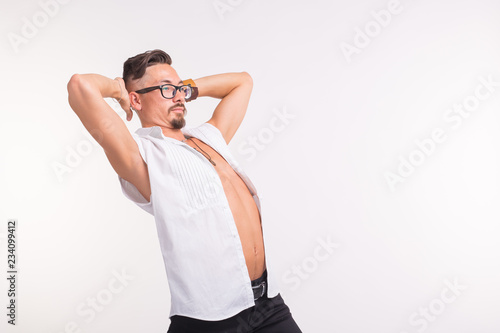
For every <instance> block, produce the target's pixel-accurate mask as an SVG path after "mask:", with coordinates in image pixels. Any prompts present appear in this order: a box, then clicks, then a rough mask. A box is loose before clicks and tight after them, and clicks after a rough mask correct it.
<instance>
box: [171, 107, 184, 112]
mask: <svg viewBox="0 0 500 333" xmlns="http://www.w3.org/2000/svg"><path fill="white" fill-rule="evenodd" d="M172 112H182V113H184V109H183V108H175V109H172Z"/></svg>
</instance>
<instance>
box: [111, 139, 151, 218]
mask: <svg viewBox="0 0 500 333" xmlns="http://www.w3.org/2000/svg"><path fill="white" fill-rule="evenodd" d="M132 137H133V138H134V140H135V142H136V143H137V146H138V147H139V152H140V153H141V157H142V159H143V160H144V162H145V163H146V164H147V163H148V162H147V159H146V157H145V153H144V147H143V146H142V142H141V139H140V138H139V137H138V136H137V135H136V134H132ZM118 180H119V181H120V186H121V188H122V192H123V194H124V195H125V197H126V198H127V199H129V200H131V201H132V202H133V203H135V204H136V205H137V206H139V207H140V208H142V209H143V210H145V211H146V212H148V213H149V214H151V215H154V213H153V194H152V193H151V198H150V201H148V200H147V199H146V198H144V197H143V196H142V194H141V193H140V192H139V190H138V189H137V188H136V187H135V185H134V184H132V183H130V182H129V181H127V180H125V179H123V178H122V177H120V176H118Z"/></svg>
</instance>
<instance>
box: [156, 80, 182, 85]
mask: <svg viewBox="0 0 500 333" xmlns="http://www.w3.org/2000/svg"><path fill="white" fill-rule="evenodd" d="M160 82H166V83H170V84H172V81H170V80H167V79H165V80H161V81H160ZM181 83H182V80H180V81H179V83H177V84H181Z"/></svg>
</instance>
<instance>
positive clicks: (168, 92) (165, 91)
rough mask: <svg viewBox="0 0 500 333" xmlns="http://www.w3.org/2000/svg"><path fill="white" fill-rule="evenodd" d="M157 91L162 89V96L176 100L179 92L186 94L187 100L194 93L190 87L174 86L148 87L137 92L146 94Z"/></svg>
mask: <svg viewBox="0 0 500 333" xmlns="http://www.w3.org/2000/svg"><path fill="white" fill-rule="evenodd" d="M156 89H160V91H161V95H162V96H163V98H166V99H171V98H174V96H175V94H176V93H177V90H179V91H180V92H181V93H184V95H185V98H186V99H189V98H190V97H191V94H192V92H193V88H192V87H191V86H190V85H187V86H186V85H184V86H174V85H173V84H162V85H161V86H154V87H148V88H144V89H140V90H136V91H135V92H136V93H138V94H145V93H148V92H150V91H153V90H156Z"/></svg>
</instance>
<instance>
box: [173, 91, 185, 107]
mask: <svg viewBox="0 0 500 333" xmlns="http://www.w3.org/2000/svg"><path fill="white" fill-rule="evenodd" d="M172 101H173V102H174V103H182V104H185V103H186V95H185V94H184V93H183V92H181V91H180V90H177V91H176V92H175V96H174V98H172Z"/></svg>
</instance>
